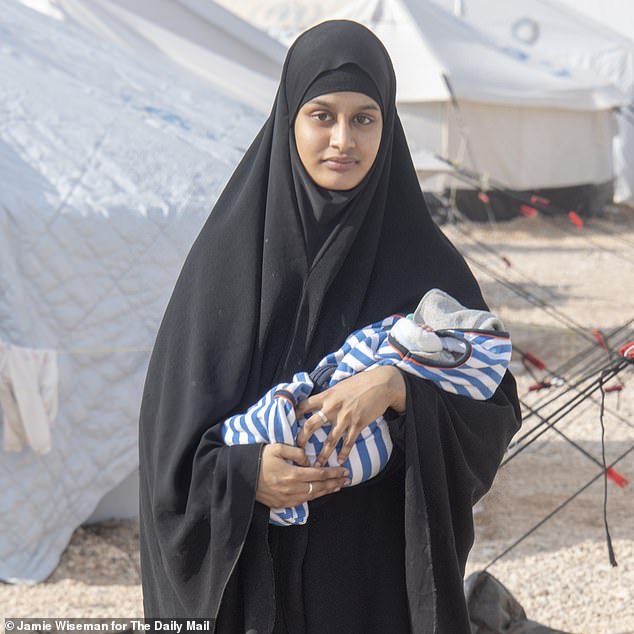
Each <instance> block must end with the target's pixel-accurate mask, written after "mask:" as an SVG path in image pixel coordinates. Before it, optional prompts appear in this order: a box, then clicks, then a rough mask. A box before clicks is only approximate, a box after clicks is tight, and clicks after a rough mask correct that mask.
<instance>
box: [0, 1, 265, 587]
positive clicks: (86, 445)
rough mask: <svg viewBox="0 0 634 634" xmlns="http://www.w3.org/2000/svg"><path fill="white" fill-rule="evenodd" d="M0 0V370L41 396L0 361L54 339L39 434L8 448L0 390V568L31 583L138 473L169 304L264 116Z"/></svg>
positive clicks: (1, 378) (9, 577) (45, 347)
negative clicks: (143, 410) (141, 416)
mask: <svg viewBox="0 0 634 634" xmlns="http://www.w3.org/2000/svg"><path fill="white" fill-rule="evenodd" d="M0 11H1V12H2V27H1V29H2V41H1V43H0V68H1V76H2V81H1V82H0V121H2V122H4V123H5V124H6V125H2V126H0V178H1V180H2V186H1V187H0V288H1V289H2V292H1V293H0V358H1V359H2V361H0V382H1V383H2V384H3V387H4V386H5V385H6V382H7V381H9V385H11V386H12V388H13V389H16V388H17V387H20V388H22V387H27V388H29V389H30V388H33V389H32V392H31V393H30V397H31V398H30V401H29V402H37V400H38V399H40V400H41V396H42V395H41V390H40V389H39V388H38V383H37V380H36V379H38V377H37V376H33V377H32V378H33V379H34V380H33V381H30V382H28V384H27V383H26V382H25V381H26V379H28V378H31V375H29V376H27V377H26V378H25V376H23V375H21V376H17V375H14V374H7V373H6V372H7V367H6V365H5V364H4V363H3V361H4V360H5V359H6V357H5V356H4V354H5V353H6V352H7V351H10V352H11V354H12V355H13V358H17V359H31V358H36V359H37V358H38V357H37V356H34V353H38V352H41V351H49V352H50V353H52V354H54V355H55V358H56V360H57V366H58V373H59V381H58V382H55V387H56V393H57V395H58V401H59V410H58V413H57V416H56V417H55V419H54V421H53V423H52V424H51V425H50V440H49V442H48V446H45V445H43V444H41V443H40V444H38V445H37V446H36V447H34V446H33V445H32V444H30V443H25V444H24V445H23V446H22V447H21V449H20V450H14V449H17V448H16V447H15V446H14V447H12V448H11V449H12V450H7V447H6V444H5V443H6V439H7V420H8V419H7V417H6V412H7V410H6V408H5V400H4V397H3V398H2V399H0V405H1V406H0V429H1V433H0V441H1V442H0V488H1V489H2V495H1V496H0V511H1V513H0V579H2V580H5V581H11V582H18V581H21V582H26V583H33V582H37V581H41V580H43V579H45V578H46V577H47V576H48V575H49V574H50V573H51V572H52V571H53V570H54V569H55V567H56V565H57V562H58V560H59V557H60V554H61V553H62V552H63V550H64V548H65V547H66V545H67V544H68V540H69V539H70V537H71V535H72V533H73V531H74V530H75V528H76V527H77V526H78V525H80V524H81V523H83V522H84V521H86V520H87V519H88V518H89V517H90V516H91V514H92V513H93V512H94V510H95V507H96V506H97V505H98V503H99V501H100V500H101V498H102V496H104V494H106V493H108V492H109V491H111V490H112V489H113V488H114V487H117V486H118V485H119V484H120V483H121V482H122V481H123V480H124V479H125V478H126V477H128V476H129V475H130V474H133V475H132V483H133V482H134V474H135V473H136V471H137V466H138V450H137V436H138V412H139V406H140V400H141V393H142V387H143V380H144V377H145V371H146V367H147V361H148V359H149V354H150V350H151V347H152V345H153V342H154V337H155V334H156V331H157V329H158V325H159V322H160V319H161V316H162V314H163V312H164V310H165V306H166V303H167V300H168V298H169V295H170V293H171V289H172V288H173V285H174V282H175V281H176V277H177V275H178V272H179V270H180V267H181V266H182V263H183V260H184V258H185V256H186V254H187V252H188V250H189V248H190V246H191V244H192V242H193V240H194V238H195V236H196V234H197V233H198V231H199V230H200V227H201V226H202V223H203V222H204V220H205V219H206V217H207V216H208V214H209V211H210V209H211V206H212V204H213V201H214V199H215V197H216V196H217V195H218V194H219V192H220V191H221V189H222V187H223V186H224V183H225V182H226V179H227V178H228V177H229V175H230V174H231V171H232V169H233V168H234V167H235V165H236V164H237V162H238V161H239V160H240V158H241V157H242V155H243V153H244V151H245V149H246V148H247V146H248V145H249V143H250V142H251V140H252V139H253V137H254V136H255V134H256V133H257V130H258V128H259V126H260V125H261V123H262V118H263V117H262V115H260V114H259V113H256V112H255V111H254V110H252V109H250V108H248V107H247V106H244V105H243V104H241V103H240V102H237V101H235V100H233V99H229V98H226V97H224V96H222V95H221V94H219V93H218V91H216V90H213V89H212V88H211V87H209V86H208V85H206V84H205V83H204V82H201V81H198V80H196V79H195V78H192V77H191V76H189V75H185V74H183V73H179V72H174V68H172V67H165V66H164V65H155V64H152V63H150V62H148V63H145V64H140V63H138V62H136V61H131V60H130V59H129V58H128V57H127V56H126V55H125V54H124V53H122V52H121V50H119V49H118V48H117V47H114V46H113V45H112V44H109V43H107V42H103V41H100V40H99V39H98V38H95V37H94V36H93V35H92V34H90V33H87V32H85V31H84V30H83V29H80V28H79V27H77V26H76V25H74V24H69V23H67V22H65V21H61V20H57V21H56V20H55V19H53V18H51V17H47V16H45V15H41V14H39V13H36V12H35V11H32V10H31V9H27V8H25V7H23V6H21V5H20V4H19V3H17V2H14V1H13V0H0ZM58 17H59V16H58ZM51 51H54V55H52V54H51ZM210 112H211V113H213V116H210ZM29 367H31V366H29ZM36 369H37V368H36ZM52 384H53V381H52V380H51V381H50V382H49V388H50V387H51V385H52ZM23 423H24V425H25V428H26V429H27V430H28V429H29V428H30V427H31V424H32V421H31V420H30V419H28V418H26V417H25V420H23Z"/></svg>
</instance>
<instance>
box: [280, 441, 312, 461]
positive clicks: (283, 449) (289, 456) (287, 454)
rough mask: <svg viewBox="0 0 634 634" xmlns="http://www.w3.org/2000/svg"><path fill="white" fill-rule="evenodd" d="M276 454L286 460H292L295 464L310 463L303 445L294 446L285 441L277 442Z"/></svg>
mask: <svg viewBox="0 0 634 634" xmlns="http://www.w3.org/2000/svg"><path fill="white" fill-rule="evenodd" d="M275 447H276V454H277V455H278V456H279V457H280V458H284V460H292V461H293V462H294V463H295V464H298V465H302V466H306V465H308V459H307V458H306V454H305V453H304V450H303V449H302V448H301V447H293V446H291V445H285V444H283V443H276V445H275Z"/></svg>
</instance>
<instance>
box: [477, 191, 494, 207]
mask: <svg viewBox="0 0 634 634" xmlns="http://www.w3.org/2000/svg"><path fill="white" fill-rule="evenodd" d="M478 199H479V200H480V201H481V202H483V203H484V204H485V205H486V204H487V203H489V202H490V201H491V199H490V198H489V194H487V193H486V192H478Z"/></svg>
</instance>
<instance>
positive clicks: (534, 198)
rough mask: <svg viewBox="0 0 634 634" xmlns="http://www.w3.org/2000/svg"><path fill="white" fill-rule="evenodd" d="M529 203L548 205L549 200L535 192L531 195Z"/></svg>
mask: <svg viewBox="0 0 634 634" xmlns="http://www.w3.org/2000/svg"><path fill="white" fill-rule="evenodd" d="M531 203H532V204H533V205H543V206H544V207H546V206H548V205H550V200H549V199H548V198H543V197H542V196H537V194H533V195H532V196H531Z"/></svg>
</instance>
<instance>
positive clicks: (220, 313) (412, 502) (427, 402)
mask: <svg viewBox="0 0 634 634" xmlns="http://www.w3.org/2000/svg"><path fill="white" fill-rule="evenodd" d="M342 65H354V66H356V67H357V68H359V69H361V70H363V71H364V72H365V73H366V74H367V76H368V77H370V78H371V80H372V81H373V82H374V83H375V84H376V90H377V93H378V94H379V95H380V97H381V100H380V101H381V105H382V108H383V112H382V114H383V132H382V137H381V145H380V148H379V152H378V155H377V158H376V160H375V162H374V164H373V166H372V168H371V169H370V172H369V173H368V174H367V175H366V177H365V178H364V180H363V181H362V183H361V184H360V185H359V186H358V187H356V188H355V190H354V191H351V193H350V194H349V195H343V196H341V197H335V198H337V199H336V200H335V201H334V203H333V200H332V197H331V196H330V195H329V192H326V191H324V190H320V189H319V188H318V187H317V186H316V185H314V184H313V183H312V182H311V181H310V179H306V178H304V176H305V175H304V174H303V173H302V171H301V170H302V169H303V168H302V167H301V166H300V165H298V164H297V157H296V153H294V152H293V151H292V142H293V135H292V123H293V118H294V116H295V114H296V112H297V110H298V108H299V106H300V105H301V103H302V99H303V97H304V95H305V93H306V91H307V89H308V88H309V87H310V86H311V84H312V83H313V82H314V81H315V79H316V78H318V77H319V76H320V75H322V74H323V73H324V72H325V71H329V70H332V69H336V68H339V67H341V66H342ZM395 92H396V82H395V78H394V72H393V69H392V66H391V62H390V60H389V57H388V55H387V53H386V51H385V49H384V48H383V46H382V45H381V44H380V42H379V41H378V40H377V39H376V38H375V37H374V36H373V35H372V34H371V33H370V32H369V31H368V30H367V29H365V28H364V27H362V26H360V25H358V24H356V23H353V22H348V21H332V22H326V23H324V24H322V25H319V26H317V27H315V28H313V29H311V30H310V31H307V32H306V33H305V34H303V35H302V36H300V38H299V39H298V40H297V41H296V43H295V44H294V45H293V46H292V47H291V49H290V50H289V53H288V55H287V59H286V62H285V64H284V69H283V72H282V78H281V83H280V88H279V90H278V93H277V96H276V100H275V104H274V106H273V110H272V112H271V115H270V117H269V119H268V120H267V122H266V123H265V125H264V127H263V128H262V130H261V131H260V133H259V134H258V136H257V137H256V139H255V140H254V142H253V144H252V145H251V147H250V148H249V150H248V151H247V153H246V155H245V157H244V159H243V160H242V162H241V163H240V165H239V166H238V168H237V169H236V171H235V172H234V174H233V176H232V178H231V179H230V181H229V183H228V185H227V186H226V188H225V190H224V191H223V193H222V195H221V197H220V198H219V200H218V202H217V203H216V205H215V207H214V209H213V211H212V213H211V215H210V217H209V219H208V220H207V222H206V223H205V226H204V227H203V229H202V231H201V233H200V235H199V236H198V238H197V240H196V242H195V243H194V245H193V247H192V249H191V251H190V254H189V256H188V258H187V260H186V262H185V265H184V267H183V270H182V272H181V275H180V277H179V279H178V282H177V284H176V287H175V289H174V292H173V294H172V298H171V300H170V302H169V305H168V308H167V310H166V313H165V316H164V318H163V322H162V324H161V327H160V329H159V333H158V335H157V340H156V344H155V347H154V351H153V353H152V357H151V360H150V366H149V369H148V375H147V379H146V385H145V391H144V395H143V404H142V409H141V417H140V428H139V452H140V530H141V572H142V583H143V595H144V607H145V614H146V617H190V618H192V617H201V618H212V619H213V618H215V617H218V624H217V628H216V629H217V632H219V633H221V634H242V633H245V632H250V633H251V634H269V633H270V632H271V631H273V628H274V627H275V628H277V629H279V628H281V627H283V626H284V621H283V620H281V619H282V616H283V617H284V619H285V620H286V624H287V625H289V626H290V627H291V628H292V629H291V630H290V631H291V632H292V634H299V633H300V632H302V631H304V630H302V629H301V628H305V631H306V632H307V634H316V633H317V632H319V633H320V634H321V633H323V632H333V633H335V632H337V633H338V632H346V633H349V632H356V631H358V632H362V631H363V632H364V634H379V632H380V633H381V634H383V633H384V632H393V633H394V634H400V632H401V631H402V632H408V631H410V629H409V628H410V624H411V631H412V632H415V633H416V634H418V633H427V632H429V633H432V632H439V633H441V634H461V633H462V632H464V633H467V632H469V629H468V628H469V626H468V622H467V619H466V608H465V607H464V597H463V595H462V575H463V572H464V565H465V561H466V556H467V553H468V550H469V548H470V546H471V542H472V538H473V529H472V521H471V506H472V504H473V503H474V502H475V501H476V500H477V499H478V498H479V497H480V496H481V495H482V494H483V493H484V492H485V491H486V490H487V488H488V487H489V486H490V484H491V482H492V479H493V476H494V474H495V470H496V469H497V466H498V464H499V461H500V459H501V456H502V453H503V451H504V448H505V447H506V445H507V443H508V442H509V440H510V438H511V436H512V435H513V433H514V432H515V431H516V429H517V427H518V424H519V423H518V420H519V414H518V408H517V399H516V394H515V387H514V382H513V379H512V377H511V376H510V375H507V377H506V379H505V381H504V382H503V384H502V385H501V387H500V389H498V391H497V392H496V394H495V395H494V397H493V398H492V399H491V400H490V401H485V402H482V401H473V400H470V399H468V398H465V397H458V396H452V395H449V394H446V393H443V392H441V391H439V390H438V389H436V388H435V387H434V386H433V385H431V384H430V383H428V382H425V381H424V380H422V379H416V378H414V377H410V376H406V377H405V381H406V386H407V411H406V413H405V415H404V416H403V417H402V418H401V419H397V420H395V421H394V422H393V423H392V430H393V434H394V437H395V440H396V442H397V444H398V445H399V446H400V447H401V449H400V451H401V453H400V454H399V451H396V452H395V454H394V459H393V460H392V461H391V465H390V468H389V469H386V470H385V471H384V472H383V473H381V474H379V476H377V477H376V478H374V479H373V480H370V481H368V482H367V483H365V484H363V485H358V486H356V487H351V488H350V489H349V490H345V491H342V492H341V493H337V494H333V495H331V496H328V498H327V499H326V498H324V499H322V500H319V501H316V502H315V503H311V511H310V518H309V522H308V524H307V525H306V526H304V527H284V528H281V529H272V528H270V527H269V524H268V509H267V508H265V507H264V506H262V505H261V504H259V503H257V502H256V501H255V490H256V486H257V481H258V475H259V466H260V457H261V451H262V448H263V446H262V445H243V446H240V445H237V446H232V447H227V446H225V445H224V444H223V443H222V441H221V437H220V431H219V430H220V426H221V423H222V421H223V420H224V419H225V418H226V417H228V416H230V415H232V414H235V413H237V412H240V411H244V410H246V408H247V407H248V406H249V405H250V404H252V403H253V402H255V401H256V400H257V399H258V398H259V396H261V394H263V393H264V392H265V391H266V390H268V389H269V388H270V387H271V386H272V385H274V384H275V383H277V382H279V381H281V380H288V378H290V376H292V374H293V373H294V372H295V371H297V370H300V369H311V368H312V367H313V366H314V364H315V363H316V362H317V361H318V360H319V359H320V358H321V357H322V356H324V354H326V353H328V352H330V351H332V350H334V349H336V348H337V347H339V345H340V344H341V342H342V341H343V339H344V338H345V337H346V335H347V334H349V333H350V332H351V331H352V330H354V329H356V328H359V327H361V326H363V325H365V324H368V323H371V322H374V321H377V320H378V319H381V318H382V317H384V316H385V315H386V314H388V313H395V312H411V311H412V310H413V309H414V307H415V306H416V304H417V303H418V300H419V299H420V297H421V296H422V295H423V294H424V293H425V292H426V291H427V290H429V289H430V288H432V287H438V288H441V289H443V290H445V291H446V292H448V293H450V294H451V295H453V296H454V297H456V299H458V300H459V301H460V302H461V303H462V304H463V305H465V306H468V307H470V308H485V304H484V301H483V299H482V296H481V294H480V290H479V288H478V286H477V284H476V282H475V280H474V278H473V276H472V274H471V272H470V271H469V269H468V268H467V266H466V264H465V262H464V260H463V259H462V257H461V256H460V255H459V254H458V253H457V251H456V250H455V249H454V248H453V246H452V245H451V244H450V243H449V242H448V241H447V240H446V239H445V237H444V236H443V235H442V233H441V232H440V231H439V230H438V229H437V227H436V226H435V225H434V223H433V222H432V220H431V218H430V216H429V213H428V212H427V209H426V208H425V203H424V201H423V197H422V193H421V191H420V187H419V185H418V181H417V178H416V174H415V171H414V168H413V165H412V162H411V158H410V155H409V150H408V148H407V145H406V142H405V137H404V135H403V131H402V128H401V125H400V121H399V118H398V115H397V113H396V108H395ZM333 204H334V205H335V207H334V212H333ZM320 205H325V206H327V208H328V214H327V216H328V218H327V222H326V223H325V224H324V223H323V222H322V220H323V218H322V217H321V216H320V214H319V213H318V212H319V208H320ZM324 208H325V207H324ZM399 455H400V456H401V458H402V460H401V461H400V462H399V461H398V457H399ZM282 531H285V532H282ZM276 575H277V577H278V579H277V584H276V583H275V577H276ZM276 602H277V606H278V608H280V607H282V608H283V612H282V611H281V610H280V609H277V610H276ZM384 611H387V614H388V615H389V624H388V625H389V629H385V626H386V623H387V622H386V621H382V620H381V619H382V618H384V617H382V616H381V614H382V613H383V612H384ZM276 613H277V617H276ZM355 628H356V629H355ZM394 628H396V629H394ZM276 631H277V630H276Z"/></svg>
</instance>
